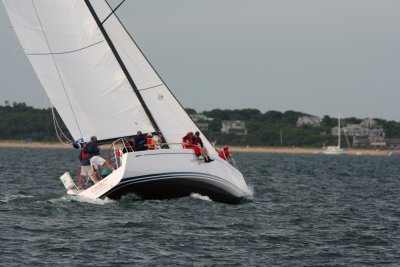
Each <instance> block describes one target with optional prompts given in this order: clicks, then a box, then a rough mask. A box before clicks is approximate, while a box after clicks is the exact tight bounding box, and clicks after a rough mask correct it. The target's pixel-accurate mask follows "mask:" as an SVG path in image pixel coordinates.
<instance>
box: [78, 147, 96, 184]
mask: <svg viewBox="0 0 400 267" xmlns="http://www.w3.org/2000/svg"><path fill="white" fill-rule="evenodd" d="M79 161H80V162H81V170H80V174H79V180H78V189H79V190H81V189H82V186H83V179H84V178H85V176H86V175H88V176H89V177H90V179H92V181H93V183H97V182H98V181H99V180H98V179H97V177H96V175H95V173H94V171H93V168H92V166H91V165H90V157H89V154H87V153H85V151H84V150H83V149H82V150H81V152H80V153H79Z"/></svg>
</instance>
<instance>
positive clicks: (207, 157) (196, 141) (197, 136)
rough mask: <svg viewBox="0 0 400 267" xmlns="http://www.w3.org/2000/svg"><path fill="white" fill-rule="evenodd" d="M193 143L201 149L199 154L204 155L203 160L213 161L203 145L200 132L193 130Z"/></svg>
mask: <svg viewBox="0 0 400 267" xmlns="http://www.w3.org/2000/svg"><path fill="white" fill-rule="evenodd" d="M193 145H197V146H198V147H200V149H201V154H202V155H203V157H204V161H205V162H207V163H208V162H211V161H214V160H213V159H212V158H210V155H209V154H208V150H207V148H206V147H205V146H204V144H203V141H202V140H201V138H200V132H198V131H197V132H195V133H194V136H193Z"/></svg>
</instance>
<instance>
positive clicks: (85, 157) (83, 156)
mask: <svg viewBox="0 0 400 267" xmlns="http://www.w3.org/2000/svg"><path fill="white" fill-rule="evenodd" d="M81 158H82V160H84V159H89V153H85V151H84V150H83V149H82V151H81Z"/></svg>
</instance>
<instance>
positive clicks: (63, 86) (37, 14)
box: [31, 0, 82, 136]
mask: <svg viewBox="0 0 400 267" xmlns="http://www.w3.org/2000/svg"><path fill="white" fill-rule="evenodd" d="M31 2H32V6H33V8H34V10H35V13H36V17H37V19H38V21H39V24H40V28H41V29H42V32H43V36H44V39H45V40H46V44H47V47H48V48H49V50H50V53H51V52H52V51H51V47H50V43H49V40H48V39H47V36H46V32H45V31H44V29H43V24H42V21H41V20H40V17H39V13H38V11H37V8H36V5H35V2H34V0H31ZM51 58H52V59H53V63H54V67H55V68H56V71H57V74H58V77H59V79H60V82H61V86H62V88H63V89H64V93H65V96H66V98H67V100H68V104H69V106H70V108H71V112H72V115H73V116H74V120H75V123H76V126H77V127H78V130H79V133H80V134H81V136H82V131H81V128H80V127H79V124H78V120H77V119H76V115H75V112H74V110H73V109H72V105H71V101H70V99H69V97H68V94H67V90H66V88H65V85H64V82H63V80H62V78H61V73H60V70H59V68H58V66H57V62H56V60H55V58H54V55H53V54H52V55H51Z"/></svg>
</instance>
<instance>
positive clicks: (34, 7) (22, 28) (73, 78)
mask: <svg viewBox="0 0 400 267" xmlns="http://www.w3.org/2000/svg"><path fill="white" fill-rule="evenodd" d="M123 2H124V1H122V2H121V3H120V4H119V5H118V6H116V7H115V6H114V7H112V6H111V5H110V4H109V3H108V2H107V1H106V0H40V1H38V0H3V4H4V6H5V8H6V11H7V13H8V16H9V18H10V21H11V24H12V26H13V29H14V30H15V33H16V35H17V37H18V39H19V41H20V43H21V45H22V47H23V49H24V52H25V54H26V56H27V57H28V59H29V61H30V63H31V65H32V66H33V69H34V70H35V72H36V74H37V76H38V78H39V80H40V82H41V84H42V86H43V88H44V90H45V92H46V94H47V95H48V97H49V99H50V101H51V103H52V104H53V106H54V107H55V109H56V110H57V111H58V113H59V115H60V117H61V119H62V120H63V122H64V123H65V125H66V126H67V128H68V130H69V132H70V134H71V136H72V137H73V138H74V140H82V141H84V142H87V141H89V140H90V137H91V136H92V135H96V136H97V138H98V142H99V144H102V145H105V144H109V145H110V151H111V152H112V153H111V154H112V155H111V158H112V159H113V160H114V166H115V167H116V170H115V171H114V172H112V173H111V174H110V175H108V176H107V177H106V178H104V179H102V180H101V181H100V182H98V183H96V184H95V185H93V186H91V187H90V188H88V189H86V190H78V189H77V188H76V186H75V184H74V182H73V180H72V179H71V177H70V175H69V173H68V172H66V173H65V174H64V175H63V176H61V180H62V181H63V182H64V185H65V187H66V188H67V190H68V193H69V194H75V195H80V196H84V197H87V198H91V199H97V198H106V197H108V198H111V199H118V198H120V197H121V196H123V195H126V194H131V193H133V194H136V195H137V196H139V197H142V198H144V199H170V198H176V197H183V196H188V195H190V194H192V193H198V194H200V195H204V196H208V197H209V198H210V199H211V200H213V201H217V202H224V203H239V202H240V201H241V200H243V199H244V198H247V197H249V196H251V190H250V189H249V187H248V186H247V184H246V181H245V179H244V177H243V175H242V173H241V172H240V171H239V170H238V169H237V168H235V167H234V166H232V165H231V164H229V163H228V162H226V161H225V160H223V159H220V158H219V157H218V152H217V150H216V149H215V148H214V147H213V145H212V144H211V143H210V142H209V140H207V139H206V138H205V137H204V135H202V136H203V143H204V147H205V148H206V149H207V150H208V151H209V154H210V156H211V157H213V158H214V159H215V160H214V161H213V162H211V163H205V162H203V161H200V160H198V159H197V158H196V157H195V155H194V153H193V150H190V149H183V147H182V137H183V136H184V135H185V134H186V133H187V132H189V131H193V132H194V131H199V132H201V131H200V130H199V129H198V127H197V126H196V124H195V123H194V122H193V121H192V120H191V119H190V117H189V116H188V114H187V113H186V112H185V110H184V108H183V107H182V106H181V104H180V103H179V102H178V100H177V99H176V98H175V96H174V95H173V94H172V93H171V91H170V90H169V88H168V87H167V86H166V84H165V83H164V81H163V80H162V79H161V78H160V76H159V75H158V74H157V72H156V71H155V69H154V68H153V67H152V65H151V64H150V63H149V61H148V60H147V58H146V57H145V56H144V55H143V53H142V52H141V50H140V49H139V47H138V46H137V44H136V43H135V41H134V40H133V38H132V37H131V35H130V34H129V33H128V32H127V30H126V29H125V28H124V26H123V25H122V23H121V21H120V19H119V18H118V17H117V15H116V10H117V9H118V8H119V7H120V6H121V5H122V3H123ZM138 131H142V132H143V133H158V134H159V135H160V136H161V137H162V142H163V145H162V148H160V149H155V150H145V151H130V150H129V151H128V150H127V149H126V147H124V146H125V143H126V142H125V141H126V139H127V138H129V137H132V136H134V135H135V134H136V133H137V132H138Z"/></svg>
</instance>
